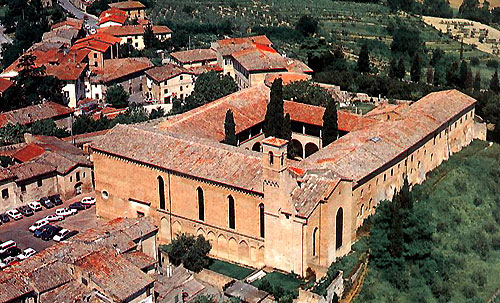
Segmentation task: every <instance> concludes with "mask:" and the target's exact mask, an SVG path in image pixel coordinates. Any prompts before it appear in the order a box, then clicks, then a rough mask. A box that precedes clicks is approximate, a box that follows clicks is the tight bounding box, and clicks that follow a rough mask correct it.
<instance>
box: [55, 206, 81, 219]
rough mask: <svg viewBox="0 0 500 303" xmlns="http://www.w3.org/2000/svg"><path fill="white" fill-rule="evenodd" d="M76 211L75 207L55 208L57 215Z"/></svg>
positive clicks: (69, 214) (66, 214)
mask: <svg viewBox="0 0 500 303" xmlns="http://www.w3.org/2000/svg"><path fill="white" fill-rule="evenodd" d="M77 212H78V211H77V210H76V209H68V208H58V209H56V215H58V216H63V217H66V216H71V215H73V214H76V213H77Z"/></svg>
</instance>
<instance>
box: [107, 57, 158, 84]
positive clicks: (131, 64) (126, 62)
mask: <svg viewBox="0 0 500 303" xmlns="http://www.w3.org/2000/svg"><path fill="white" fill-rule="evenodd" d="M153 66H154V65H153V63H151V61H149V59H148V58H146V57H134V58H120V59H106V60H104V68H103V70H102V72H101V73H100V74H98V76H97V80H98V81H99V82H101V81H102V82H104V83H106V82H110V81H114V80H116V79H120V78H122V77H125V76H128V75H131V74H134V73H139V72H144V71H146V70H148V69H150V68H151V67H153Z"/></svg>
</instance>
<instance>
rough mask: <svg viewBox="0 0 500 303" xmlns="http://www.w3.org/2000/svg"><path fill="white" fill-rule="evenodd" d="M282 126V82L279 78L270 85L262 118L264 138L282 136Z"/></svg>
mask: <svg viewBox="0 0 500 303" xmlns="http://www.w3.org/2000/svg"><path fill="white" fill-rule="evenodd" d="M283 124H284V116H283V82H282V80H281V78H278V79H276V80H274V82H273V84H272V85H271V93H270V98H269V103H268V104H267V110H266V116H265V117H264V134H265V136H266V137H277V138H280V137H281V136H282V129H283Z"/></svg>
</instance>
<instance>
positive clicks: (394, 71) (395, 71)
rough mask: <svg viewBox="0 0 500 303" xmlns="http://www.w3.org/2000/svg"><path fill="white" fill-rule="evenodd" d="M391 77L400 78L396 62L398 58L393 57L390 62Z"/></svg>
mask: <svg viewBox="0 0 500 303" xmlns="http://www.w3.org/2000/svg"><path fill="white" fill-rule="evenodd" d="M389 77H391V78H393V79H397V78H398V64H397V62H396V59H394V58H392V59H391V62H390V63H389Z"/></svg>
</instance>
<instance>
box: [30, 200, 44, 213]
mask: <svg viewBox="0 0 500 303" xmlns="http://www.w3.org/2000/svg"><path fill="white" fill-rule="evenodd" d="M28 206H29V207H30V208H31V209H32V210H33V211H41V210H42V204H40V202H37V201H33V202H30V203H28Z"/></svg>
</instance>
